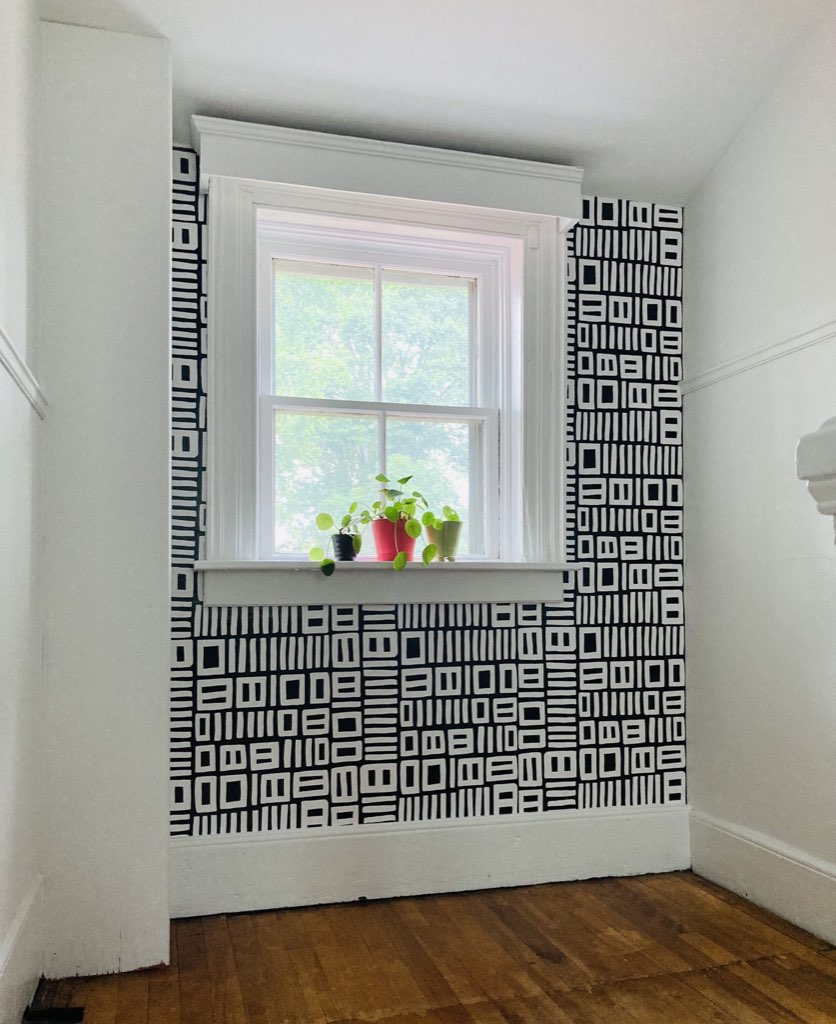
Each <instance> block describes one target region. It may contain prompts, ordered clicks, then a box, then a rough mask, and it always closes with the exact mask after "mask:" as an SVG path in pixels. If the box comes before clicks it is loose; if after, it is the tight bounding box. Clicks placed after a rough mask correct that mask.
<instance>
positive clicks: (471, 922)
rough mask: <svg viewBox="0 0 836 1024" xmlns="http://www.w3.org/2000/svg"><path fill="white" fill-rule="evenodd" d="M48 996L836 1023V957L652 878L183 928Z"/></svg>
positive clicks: (703, 890) (227, 1023)
mask: <svg viewBox="0 0 836 1024" xmlns="http://www.w3.org/2000/svg"><path fill="white" fill-rule="evenodd" d="M39 1001H40V1005H41V1006H44V1007H48V1006H71V1005H77V1006H78V1005H80V1006H84V1007H85V1009H86V1012H85V1017H84V1020H85V1024H139V1022H142V1024H164V1022H165V1024H169V1022H171V1024H174V1022H176V1024H187V1022H188V1024H191V1022H194V1024H207V1022H217V1024H221V1022H223V1024H244V1022H246V1024H256V1022H258V1024H268V1022H269V1024H280V1022H299V1024H313V1022H326V1021H329V1022H330V1021H342V1022H349V1021H377V1022H387V1024H413V1022H415V1024H417V1022H422V1024H436V1022H438V1024H471V1022H476V1024H534V1022H546V1021H548V1022H551V1021H555V1022H567V1021H570V1022H572V1024H634V1022H640V1024H654V1022H665V1024H691V1022H694V1024H697V1022H699V1024H706V1022H720V1024H722V1022H741V1024H756V1022H757V1024H760V1022H762V1021H770V1022H776V1024H786V1022H791V1021H808V1022H810V1024H833V1022H834V1021H836V951H834V947H832V946H830V945H828V944H827V943H825V942H823V941H822V940H820V939H816V938H814V937H813V936H811V935H809V934H807V933H806V932H803V931H801V930H800V929H798V928H795V927H793V926H792V925H789V924H787V923H786V922H784V921H782V920H780V919H779V918H777V917H774V916H772V915H771V914H769V913H767V912H766V911H763V910H760V909H758V908H757V907H755V906H753V905H752V904H750V903H747V902H746V901H745V900H743V899H740V898H738V897H736V896H732V895H731V894H730V893H727V892H725V891H724V890H722V889H719V888H717V887H716V886H714V885H711V884H710V883H708V882H705V881H703V880H702V879H700V878H697V877H696V876H694V875H692V874H690V873H683V874H673V875H648V876H645V877H641V878H629V879H602V880H598V881H591V882H573V883H563V884H559V885H542V886H531V887H528V888H521V889H500V890H493V891H485V892H477V893H466V894H460V895H449V896H425V897H420V898H416V899H401V900H387V901H382V902H376V903H355V904H341V905H336V906H329V907H314V908H310V909H302V910H283V911H265V912H262V913H257V914H236V915H230V916H228V917H208V918H195V919H191V920H181V921H176V922H174V924H173V926H172V964H171V966H170V967H169V968H167V969H165V970H153V971H141V972H136V973H133V974H124V975H118V976H110V977H102V978H88V979H83V980H80V979H70V980H66V981H60V982H46V983H43V984H42V986H41V989H40V990H39Z"/></svg>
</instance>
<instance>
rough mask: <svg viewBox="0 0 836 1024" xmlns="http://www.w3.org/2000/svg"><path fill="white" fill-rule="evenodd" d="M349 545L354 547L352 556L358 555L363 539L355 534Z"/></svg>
mask: <svg viewBox="0 0 836 1024" xmlns="http://www.w3.org/2000/svg"><path fill="white" fill-rule="evenodd" d="M351 543H352V544H353V545H354V554H355V555H359V554H360V548H361V547H362V546H363V538H362V537H361V536H360V534H359V533H355V534H354V535H353V536H352V538H351Z"/></svg>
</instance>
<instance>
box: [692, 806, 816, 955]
mask: <svg viewBox="0 0 836 1024" xmlns="http://www.w3.org/2000/svg"><path fill="white" fill-rule="evenodd" d="M690 831H691V853H692V858H693V870H694V871H695V872H696V873H697V874H698V875H702V876H704V877H705V878H709V879H711V881H714V882H717V883H718V884H719V885H722V886H724V887H725V888H727V889H730V890H731V891H732V892H736V893H738V894H739V895H741V896H744V897H745V898H746V899H749V900H751V901H752V902H753V903H757V904H758V905H760V906H763V907H766V908H767V909H768V910H771V911H773V912H774V913H776V914H779V915H780V916H781V917H784V918H786V919H787V920H788V921H791V922H792V923H793V924H797V925H798V926H799V927H801V928H805V929H807V930H808V931H810V932H812V933H813V934H815V935H820V936H822V937H823V938H824V939H826V940H827V941H828V942H836V914H834V912H833V908H834V906H836V863H832V862H830V861H826V860H822V859H821V858H819V857H814V856H812V855H811V854H808V853H806V852H805V851H804V850H801V849H798V848H797V847H794V846H791V845H790V844H789V843H784V842H782V841H781V840H779V839H774V838H772V837H771V836H767V835H764V834H763V833H761V832H757V831H755V830H754V829H750V828H746V827H745V826H743V825H736V824H734V823H733V822H730V821H725V820H723V819H722V818H716V817H714V816H712V815H710V814H703V813H700V812H699V811H692V812H691V830H690Z"/></svg>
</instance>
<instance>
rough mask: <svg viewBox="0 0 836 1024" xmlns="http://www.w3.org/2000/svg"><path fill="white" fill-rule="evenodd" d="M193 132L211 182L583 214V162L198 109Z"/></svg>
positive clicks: (204, 181) (569, 216) (570, 216)
mask: <svg viewBox="0 0 836 1024" xmlns="http://www.w3.org/2000/svg"><path fill="white" fill-rule="evenodd" d="M191 133H192V144H193V146H194V148H195V149H196V150H197V152H198V153H199V154H200V172H201V187H202V188H203V189H204V190H205V189H206V188H208V183H209V179H210V178H212V177H214V176H223V177H231V178H249V179H251V180H256V181H271V182H281V183H283V184H288V185H304V186H307V187H311V186H313V187H318V188H326V189H336V190H338V191H341V192H355V193H361V194H370V195H377V196H394V197H397V198H401V199H419V200H429V201H430V202H437V203H457V204H465V205H468V206H477V207H482V208H484V209H496V210H514V211H516V212H518V213H519V212H524V213H535V214H545V215H547V216H551V217H559V218H561V220H563V219H564V218H565V219H566V220H568V221H570V222H572V221H575V220H577V219H578V218H579V217H580V215H581V184H582V180H583V170H582V169H581V168H579V167H570V166H567V165H563V164H547V163H539V162H537V161H533V160H516V159H512V158H509V157H498V156H486V155H483V154H479V153H460V152H457V151H455V150H449V149H435V148H432V147H429V146H413V145H406V144H403V143H397V142H380V141H378V140H374V139H362V138H355V137H353V136H345V135H330V134H325V133H322V132H311V131H304V130H302V129H298V128H276V127H272V126H269V125H259V124H250V123H248V122H245V121H228V120H225V119H222V118H216V117H200V116H193V117H192V125H191ZM561 226H564V227H565V226H568V225H561Z"/></svg>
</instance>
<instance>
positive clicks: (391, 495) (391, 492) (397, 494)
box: [384, 489, 403, 501]
mask: <svg viewBox="0 0 836 1024" xmlns="http://www.w3.org/2000/svg"><path fill="white" fill-rule="evenodd" d="M384 493H385V494H386V497H387V498H388V499H389V500H390V501H393V500H394V499H395V498H400V496H401V495H402V494H403V491H395V490H391V489H389V490H387V491H385V492H384Z"/></svg>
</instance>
